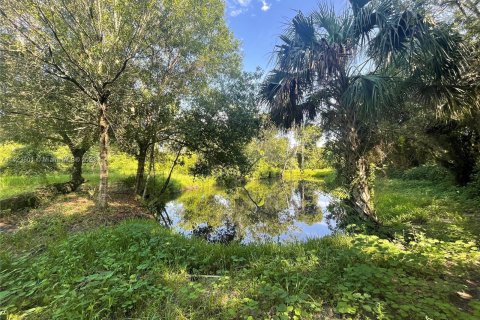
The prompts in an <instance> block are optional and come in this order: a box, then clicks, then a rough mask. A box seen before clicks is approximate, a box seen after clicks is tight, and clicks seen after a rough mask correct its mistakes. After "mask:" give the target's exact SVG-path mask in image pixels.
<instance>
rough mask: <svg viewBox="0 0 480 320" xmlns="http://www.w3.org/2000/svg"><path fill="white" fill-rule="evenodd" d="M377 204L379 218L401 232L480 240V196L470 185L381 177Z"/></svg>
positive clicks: (442, 237)
mask: <svg viewBox="0 0 480 320" xmlns="http://www.w3.org/2000/svg"><path fill="white" fill-rule="evenodd" d="M375 204H376V209H377V213H378V216H379V218H380V219H381V221H382V222H383V223H384V224H385V225H386V226H390V227H392V228H393V229H394V230H395V231H397V232H398V233H399V234H400V235H401V234H402V233H404V232H418V231H421V232H424V233H426V234H427V235H428V236H429V237H433V238H436V239H440V240H446V241H455V240H459V239H460V240H469V239H474V240H476V241H480V220H479V217H480V199H479V198H474V197H471V196H470V193H469V189H468V188H467V187H463V188H462V187H456V186H454V185H452V184H451V183H450V182H448V181H443V182H442V181H437V182H432V181H428V180H400V179H378V180H377V182H376V193H375Z"/></svg>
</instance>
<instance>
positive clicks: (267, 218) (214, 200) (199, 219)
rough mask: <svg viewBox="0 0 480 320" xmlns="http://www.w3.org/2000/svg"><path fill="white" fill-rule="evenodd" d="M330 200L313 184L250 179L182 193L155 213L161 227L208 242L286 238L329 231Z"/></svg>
mask: <svg viewBox="0 0 480 320" xmlns="http://www.w3.org/2000/svg"><path fill="white" fill-rule="evenodd" d="M334 201H335V199H334V198H333V197H332V196H330V195H329V194H327V193H325V192H323V191H322V187H321V184H320V183H317V182H311V181H274V182H272V181H270V182H266V181H260V182H259V181H254V182H250V183H248V184H247V185H246V186H245V187H242V188H235V189H233V190H232V189H228V190H227V189H221V188H210V189H207V188H204V189H198V190H189V191H185V192H184V193H182V194H181V195H180V196H179V197H178V198H177V199H175V200H171V201H169V202H167V203H166V204H164V205H161V206H159V207H158V209H157V212H158V219H159V221H160V222H161V223H162V224H164V225H166V226H167V227H170V228H172V229H174V230H176V231H178V232H180V233H183V234H186V235H194V236H198V237H202V238H204V239H206V240H208V241H211V242H222V243H228V242H231V241H238V242H241V243H251V242H257V243H259V242H291V241H305V240H307V239H309V238H320V237H323V236H326V235H329V234H331V233H332V232H333V230H335V225H336V224H335V220H334V219H333V217H332V214H331V213H330V211H329V207H331V205H332V202H334Z"/></svg>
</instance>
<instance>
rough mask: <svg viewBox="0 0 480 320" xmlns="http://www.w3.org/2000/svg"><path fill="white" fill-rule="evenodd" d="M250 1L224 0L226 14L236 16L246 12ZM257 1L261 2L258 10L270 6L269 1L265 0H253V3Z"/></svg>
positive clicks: (250, 4)
mask: <svg viewBox="0 0 480 320" xmlns="http://www.w3.org/2000/svg"><path fill="white" fill-rule="evenodd" d="M277 1H278V0H277ZM252 2H253V1H252V0H225V3H226V6H227V14H228V15H229V16H231V17H236V16H238V15H241V14H243V13H246V12H247V11H249V10H250V9H251V7H252ZM258 2H260V3H261V4H262V6H261V7H260V10H262V11H264V12H266V11H268V10H270V8H271V6H272V5H271V3H268V2H267V0H255V3H258Z"/></svg>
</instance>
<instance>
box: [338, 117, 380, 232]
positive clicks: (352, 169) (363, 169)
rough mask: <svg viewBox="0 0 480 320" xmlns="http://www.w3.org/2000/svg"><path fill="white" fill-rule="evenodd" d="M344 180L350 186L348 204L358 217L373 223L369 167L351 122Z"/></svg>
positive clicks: (375, 218) (348, 128)
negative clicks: (345, 179)
mask: <svg viewBox="0 0 480 320" xmlns="http://www.w3.org/2000/svg"><path fill="white" fill-rule="evenodd" d="M347 130H348V133H347V141H346V142H347V146H348V147H347V148H346V151H347V152H346V154H345V159H346V168H345V171H346V178H347V180H348V183H349V184H350V186H349V189H350V203H351V205H352V207H353V209H354V210H355V212H357V213H358V214H359V215H360V217H362V218H363V219H365V220H370V221H373V222H375V223H377V222H378V219H377V217H376V215H375V210H374V207H373V202H372V197H371V191H372V190H371V186H370V184H369V165H368V161H367V159H366V156H365V155H364V152H363V150H362V148H361V139H360V137H359V133H358V128H357V126H356V125H355V123H354V122H353V121H352V122H351V123H350V124H349V125H348V127H347Z"/></svg>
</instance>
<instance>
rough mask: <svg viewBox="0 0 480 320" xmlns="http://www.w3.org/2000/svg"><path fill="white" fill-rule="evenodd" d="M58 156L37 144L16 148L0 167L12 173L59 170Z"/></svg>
mask: <svg viewBox="0 0 480 320" xmlns="http://www.w3.org/2000/svg"><path fill="white" fill-rule="evenodd" d="M57 162H58V161H57V158H56V157H55V156H54V154H53V153H52V152H50V151H47V150H44V149H41V148H37V147H35V146H25V147H21V148H18V149H15V150H14V151H13V152H12V153H11V155H10V157H9V158H8V159H7V161H6V162H5V165H4V166H3V167H2V168H1V169H0V171H1V172H2V173H7V174H12V175H38V174H46V173H49V172H53V171H56V170H58V165H57Z"/></svg>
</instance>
